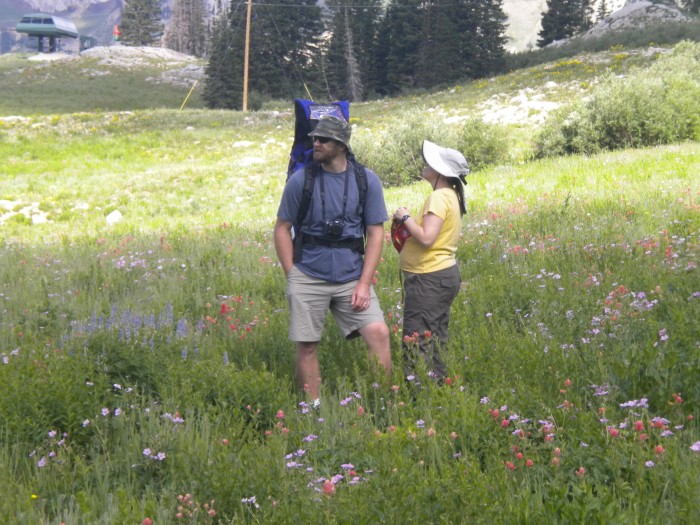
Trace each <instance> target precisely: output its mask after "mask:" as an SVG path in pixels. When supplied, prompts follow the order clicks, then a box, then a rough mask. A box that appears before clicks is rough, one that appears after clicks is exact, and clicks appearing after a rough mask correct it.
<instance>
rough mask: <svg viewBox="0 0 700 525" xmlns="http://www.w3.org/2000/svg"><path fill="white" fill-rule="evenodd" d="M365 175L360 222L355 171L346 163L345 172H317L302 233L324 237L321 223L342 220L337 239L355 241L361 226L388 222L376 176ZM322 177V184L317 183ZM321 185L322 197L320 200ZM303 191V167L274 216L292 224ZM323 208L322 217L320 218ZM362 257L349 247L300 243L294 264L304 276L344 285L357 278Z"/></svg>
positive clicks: (295, 218) (288, 185)
mask: <svg viewBox="0 0 700 525" xmlns="http://www.w3.org/2000/svg"><path fill="white" fill-rule="evenodd" d="M365 171H366V173H367V199H366V202H365V207H364V221H363V218H362V217H360V216H359V215H358V210H359V207H360V190H359V188H358V187H357V180H356V178H355V172H354V169H353V167H352V165H351V164H350V163H348V168H347V170H346V171H345V173H328V172H325V171H324V170H323V169H320V170H319V173H318V175H317V176H316V180H315V181H314V189H313V193H312V197H311V203H310V205H309V211H308V212H307V214H306V217H305V219H304V221H303V222H302V226H301V230H302V232H304V233H306V234H309V235H314V236H324V235H325V233H326V231H325V223H326V222H327V221H332V220H334V219H337V218H340V217H342V218H343V220H344V222H345V225H344V228H343V233H342V235H341V236H340V237H338V239H348V238H357V237H362V236H363V235H364V224H367V225H368V226H370V225H373V224H382V223H384V222H385V221H387V220H388V219H389V217H388V215H387V212H386V205H385V204H384V192H383V190H382V183H381V181H380V180H379V177H377V175H376V174H375V173H373V172H372V171H371V170H369V169H367V168H365ZM345 177H347V178H348V180H347V202H346V204H345V213H344V214H343V197H344V194H345V186H346V184H345ZM321 178H323V184H321ZM321 186H323V189H324V197H323V200H322V199H321ZM303 190H304V168H302V169H300V170H297V171H296V172H295V173H294V174H292V176H291V177H290V178H289V180H288V181H287V184H286V186H285V188H284V193H283V194H282V200H281V202H280V206H279V210H278V211H277V217H278V218H279V219H282V220H284V221H289V222H291V223H295V222H296V220H297V213H298V210H299V204H300V203H301V196H302V193H303ZM324 208H325V216H324ZM362 263H363V258H362V255H361V254H360V253H358V252H356V251H354V250H352V249H350V248H329V247H325V246H311V245H308V244H304V248H303V250H302V254H301V262H299V263H296V266H297V268H299V269H300V270H301V271H302V272H304V273H305V274H306V275H309V276H311V277H316V278H318V279H323V280H324V281H328V282H333V283H346V282H349V281H354V280H356V279H359V278H360V275H361V274H362Z"/></svg>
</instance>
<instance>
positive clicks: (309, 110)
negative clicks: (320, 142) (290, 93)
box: [287, 98, 350, 178]
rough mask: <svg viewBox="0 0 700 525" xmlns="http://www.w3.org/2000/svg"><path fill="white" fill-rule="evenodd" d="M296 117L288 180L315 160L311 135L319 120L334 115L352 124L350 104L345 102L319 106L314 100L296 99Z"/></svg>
mask: <svg viewBox="0 0 700 525" xmlns="http://www.w3.org/2000/svg"><path fill="white" fill-rule="evenodd" d="M294 115H295V124H294V143H293V144H292V152H291V153H290V155H289V166H288V167H287V178H289V177H290V176H291V174H292V173H294V172H295V171H297V170H298V169H300V168H302V167H303V166H306V165H307V164H309V163H310V162H311V161H312V160H313V153H314V144H313V141H312V140H311V137H309V133H311V132H312V131H313V129H314V128H315V127H316V124H318V121H319V119H320V118H321V117H323V116H324V115H333V116H334V117H338V118H343V119H345V120H347V121H348V122H350V102H348V101H347V100H343V101H340V102H330V103H328V104H318V103H316V102H314V101H312V100H305V99H302V98H296V99H294Z"/></svg>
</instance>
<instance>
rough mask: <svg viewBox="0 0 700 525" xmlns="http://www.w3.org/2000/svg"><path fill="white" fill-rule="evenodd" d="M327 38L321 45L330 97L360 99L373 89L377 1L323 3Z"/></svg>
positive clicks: (374, 85) (377, 25)
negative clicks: (325, 4) (328, 35)
mask: <svg viewBox="0 0 700 525" xmlns="http://www.w3.org/2000/svg"><path fill="white" fill-rule="evenodd" d="M327 8H328V16H327V22H326V24H327V29H328V32H329V34H330V39H329V40H328V42H327V43H326V45H325V46H324V54H325V56H324V64H325V68H324V72H325V80H326V82H327V85H328V88H329V90H330V92H331V98H347V99H349V100H355V101H357V100H362V98H364V95H365V91H366V90H367V89H368V87H369V89H372V90H373V91H374V90H375V88H376V84H377V82H376V78H377V68H376V64H375V54H374V50H375V49H376V38H377V33H378V27H379V21H380V19H381V14H382V9H381V1H380V0H363V1H362V2H361V3H360V2H355V1H352V0H330V1H328V2H327Z"/></svg>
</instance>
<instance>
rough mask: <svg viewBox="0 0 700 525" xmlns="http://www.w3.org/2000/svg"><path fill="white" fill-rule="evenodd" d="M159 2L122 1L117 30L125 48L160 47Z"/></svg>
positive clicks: (154, 0)
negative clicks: (120, 16)
mask: <svg viewBox="0 0 700 525" xmlns="http://www.w3.org/2000/svg"><path fill="white" fill-rule="evenodd" d="M161 17H162V13H161V10H160V0H124V6H123V8H122V18H121V24H120V25H119V29H120V31H121V36H120V41H121V43H122V44H124V45H126V46H152V45H160V38H161V36H162V34H163V24H162V22H161V19H162V18H161Z"/></svg>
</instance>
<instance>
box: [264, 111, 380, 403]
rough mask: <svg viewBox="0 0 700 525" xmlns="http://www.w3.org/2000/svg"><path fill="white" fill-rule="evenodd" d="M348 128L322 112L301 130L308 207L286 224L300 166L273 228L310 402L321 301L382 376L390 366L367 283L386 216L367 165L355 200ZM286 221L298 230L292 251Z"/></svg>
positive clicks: (295, 205)
mask: <svg viewBox="0 0 700 525" xmlns="http://www.w3.org/2000/svg"><path fill="white" fill-rule="evenodd" d="M350 133H351V128H350V124H349V123H348V122H346V121H345V120H344V119H341V118H338V117H333V116H324V117H322V118H321V119H320V120H319V122H318V124H317V125H316V127H315V128H314V130H313V131H312V132H311V133H309V136H310V137H312V139H313V148H314V150H313V159H314V164H312V166H311V169H312V170H317V174H316V176H315V178H314V183H313V190H312V194H311V202H310V205H309V207H308V212H307V213H306V216H305V218H304V219H303V221H302V222H301V224H300V225H295V224H294V223H295V222H296V221H297V219H298V213H299V208H300V204H301V202H302V195H303V192H304V185H305V169H304V168H302V169H300V170H298V171H297V172H296V173H294V174H292V176H291V177H290V178H289V180H288V181H287V184H286V186H285V189H284V193H283V195H282V201H281V202H280V206H279V210H278V212H277V222H276V224H275V231H274V238H275V250H276V251H277V257H278V258H279V260H280V263H281V265H282V268H283V270H284V273H285V275H286V276H287V290H286V291H287V300H288V302H289V310H290V325H289V339H290V340H291V341H295V342H296V346H297V348H296V371H297V377H298V379H299V382H300V383H301V384H302V385H303V386H304V388H305V389H306V390H307V392H308V395H309V397H310V398H311V400H313V401H314V404H317V403H318V401H317V400H318V399H319V395H320V388H321V374H320V370H319V364H318V344H319V341H320V340H321V333H322V331H323V325H324V322H325V318H326V314H327V313H328V310H329V309H330V311H331V312H332V314H333V317H334V318H335V320H336V323H338V326H339V328H340V330H341V332H342V334H343V336H344V337H345V338H346V339H352V338H354V337H357V336H358V335H360V336H362V338H363V339H364V340H365V342H366V343H367V346H368V349H369V355H370V358H376V359H377V360H378V361H379V364H380V365H382V366H383V367H384V370H385V372H386V374H387V376H389V375H390V373H391V351H390V348H389V328H388V327H387V325H386V323H385V321H384V314H383V312H382V310H381V307H380V306H379V301H378V300H377V295H376V294H375V292H374V288H373V287H372V278H373V277H374V273H375V270H376V268H377V264H379V258H380V256H381V252H382V246H383V244H384V224H383V223H384V222H385V221H386V220H388V216H387V212H386V207H385V205H384V195H383V191H382V185H381V182H380V180H379V177H377V175H375V174H374V173H372V172H371V171H370V170H367V169H365V174H366V175H365V177H366V181H367V194H366V198H365V202H364V206H362V203H361V198H360V193H361V192H360V188H359V185H358V182H357V180H356V175H355V165H354V161H353V160H351V155H350V147H349V142H350ZM349 155H350V156H349ZM359 169H363V168H361V167H360V168H359ZM292 226H295V227H294V230H295V235H296V236H300V238H298V239H296V242H297V243H298V247H299V248H300V250H299V249H298V250H297V254H298V255H297V256H296V257H295V249H294V244H295V241H294V240H293V237H292ZM365 229H366V233H367V243H366V246H364V247H363V246H362V245H363V241H362V237H363V234H364V232H365Z"/></svg>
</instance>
